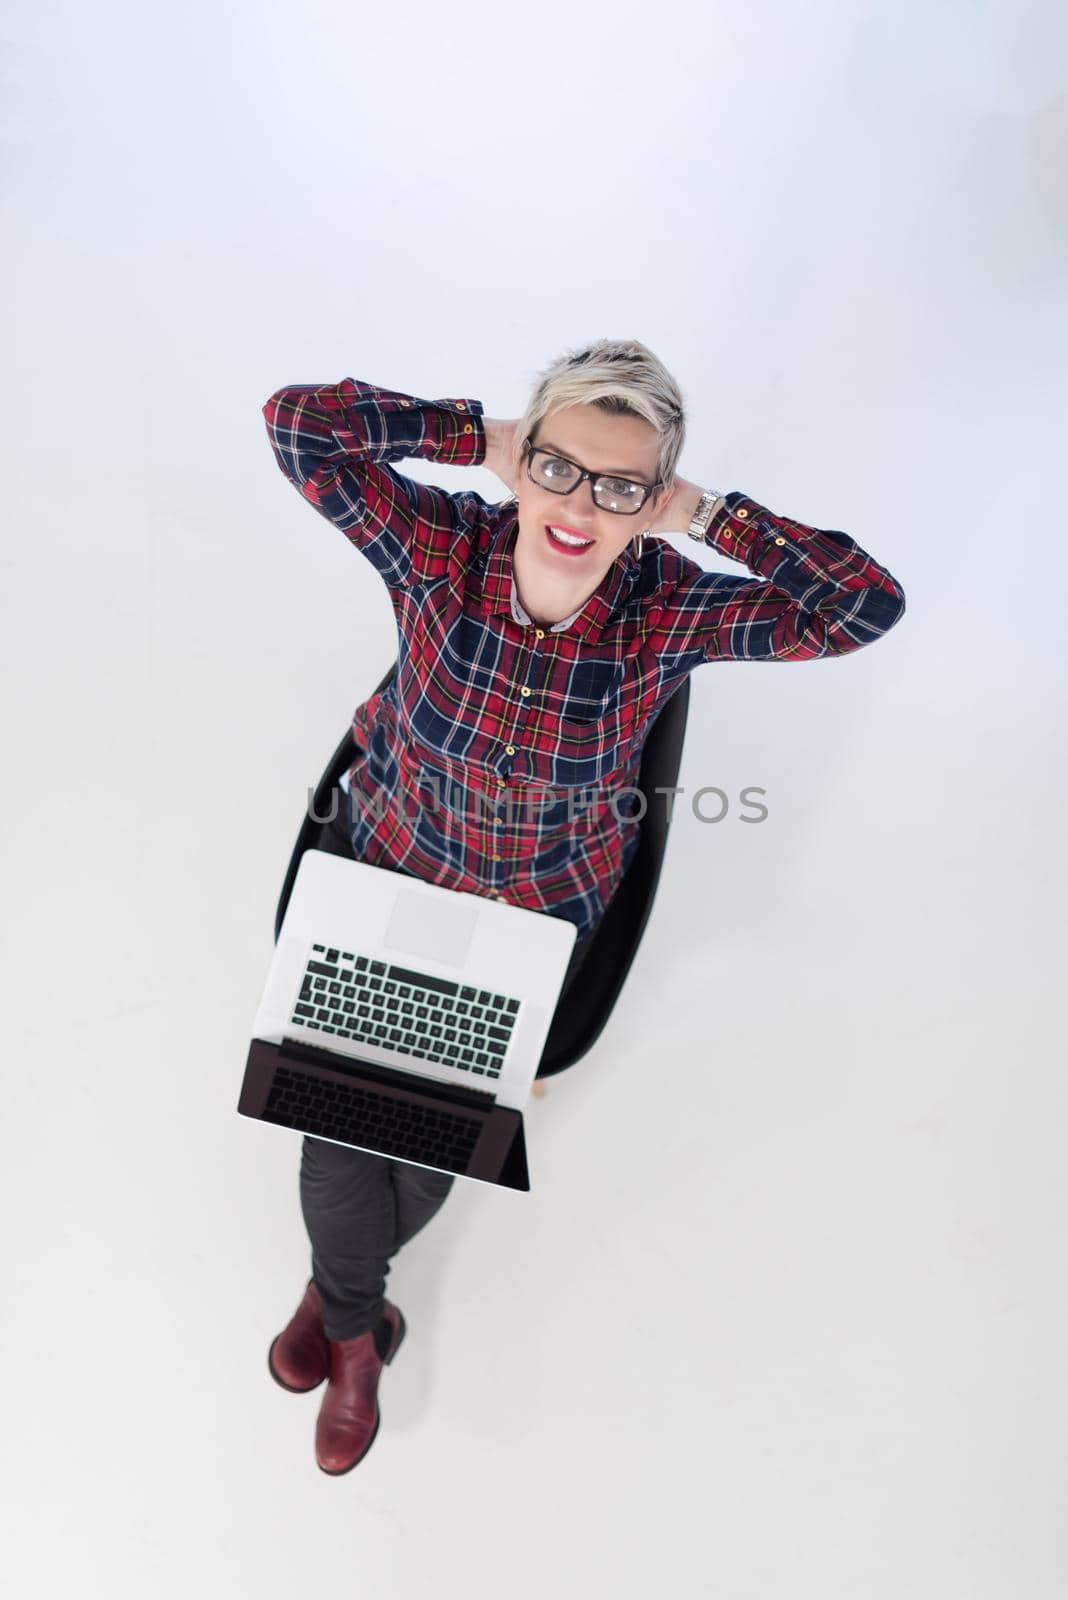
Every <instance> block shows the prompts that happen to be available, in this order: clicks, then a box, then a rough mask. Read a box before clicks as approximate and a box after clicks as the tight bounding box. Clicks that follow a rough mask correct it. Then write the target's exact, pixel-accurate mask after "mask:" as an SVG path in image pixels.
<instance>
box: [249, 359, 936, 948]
mask: <svg viewBox="0 0 1068 1600" xmlns="http://www.w3.org/2000/svg"><path fill="white" fill-rule="evenodd" d="M263 415H264V418H265V421H266V424H267V434H268V438H269V440H270V443H271V447H272V449H273V451H274V454H275V457H276V459H277V462H278V465H279V466H280V468H281V469H282V471H283V473H284V474H285V476H286V477H287V478H288V479H289V481H290V482H291V483H292V484H293V485H294V487H295V488H296V489H297V490H299V492H300V493H301V495H302V496H303V497H304V499H305V500H307V501H308V502H309V504H310V505H312V506H314V507H315V509H316V510H317V511H318V512H320V513H321V515H322V516H324V517H325V518H327V520H328V521H330V522H332V523H333V524H334V525H335V526H336V527H337V528H338V529H340V531H341V532H342V533H343V534H344V535H345V537H346V538H347V539H348V540H349V541H350V542H351V543H352V544H353V545H355V546H356V548H357V549H358V550H360V551H361V552H362V554H363V555H364V556H366V557H367V559H368V561H370V562H371V564H372V566H374V567H375V568H376V570H377V571H378V573H379V575H380V576H381V578H382V579H383V581H384V583H385V585H386V588H387V591H388V593H389V597H390V600H391V602H392V606H393V611H394V614H395V617H396V623H397V634H398V641H399V648H398V659H397V671H396V675H395V677H394V678H393V680H392V682H391V683H390V684H389V686H388V687H387V689H385V690H384V691H383V692H382V693H381V694H374V695H372V696H371V697H370V699H368V700H366V701H364V702H363V703H362V704H361V705H360V706H358V707H357V708H356V711H355V713H354V715H353V739H354V742H355V744H356V746H357V747H358V753H357V755H356V759H355V760H354V764H353V766H352V768H351V770H350V772H349V774H348V777H349V787H350V791H351V831H352V840H353V850H354V853H355V855H356V857H357V859H359V860H361V861H367V862H369V863H371V864H372V865H376V866H384V867H389V868H393V869H395V870H400V871H404V872H408V873H412V874H414V875H415V876H417V877H420V878H423V879H424V880H425V881H427V882H429V883H437V884H443V885H445V886H446V887H449V888H454V889H460V890H467V891H469V892H473V893H476V894H484V895H490V896H493V897H495V898H497V899H500V900H505V901H507V902H509V903H511V904H515V905H519V906H524V907H527V908H529V909H531V910H534V911H540V912H544V913H547V914H549V915H553V916H559V917H563V918H565V919H566V920H568V921H570V922H572V923H574V924H575V926H576V928H577V929H578V934H579V937H581V936H582V935H583V934H584V933H587V932H589V931H590V930H591V929H592V928H593V927H594V926H595V925H596V923H597V922H598V921H599V919H600V917H601V915H602V914H603V912H604V910H605V908H606V907H607V905H608V902H609V900H610V898H611V896H612V894H613V893H614V892H615V889H616V888H617V886H618V884H619V882H620V879H621V878H622V876H623V874H624V872H625V871H626V869H627V867H628V866H629V864H630V861H631V858H632V856H633V853H634V850H635V848H636V846H637V842H638V823H639V818H640V816H641V815H643V814H644V807H645V806H646V805H648V806H652V805H654V804H659V803H662V802H663V800H664V799H666V798H667V797H660V796H656V795H649V796H642V795H640V794H639V793H638V791H637V787H636V786H637V777H638V769H639V764H640V760H641V752H642V746H643V743H644V740H645V737H646V735H647V733H648V731H649V728H650V726H651V724H652V722H653V720H654V718H655V717H656V715H657V713H658V712H659V711H660V710H661V709H662V707H663V705H664V703H665V701H666V700H667V699H668V697H669V696H670V695H671V693H672V691H673V690H674V689H676V688H678V686H679V682H680V680H681V679H682V678H683V677H684V676H686V675H687V674H688V673H690V672H692V671H693V669H694V668H695V667H697V666H700V665H701V664H702V663H704V662H717V661H783V662H791V661H813V660H817V659H819V658H820V657H824V656H841V655H846V654H848V653H850V652H851V651H854V650H859V649H861V648H862V647H863V646H864V645H867V644H871V643H872V642H873V641H874V640H876V639H878V638H880V637H881V636H882V635H883V634H884V633H886V632H887V631H888V629H890V628H891V627H893V625H894V623H895V622H897V621H898V619H899V618H900V617H901V615H902V614H903V612H904V609H905V596H904V591H903V589H902V587H901V585H900V583H898V581H897V580H896V579H895V578H894V577H892V576H891V574H890V573H889V572H888V571H887V570H886V568H885V567H882V566H880V565H879V563H878V562H877V561H875V560H874V559H873V557H872V556H870V555H869V554H868V553H867V552H866V551H865V550H862V549H861V548H860V546H859V545H858V544H857V543H856V541H855V540H853V539H851V538H849V537H848V535H847V534H845V533H840V532H837V531H834V530H831V529H825V528H810V527H806V526H805V525H804V524H803V523H800V522H796V521H794V520H792V519H791V518H789V517H783V516H777V515H776V514H775V513H774V512H772V511H769V510H768V508H767V507H766V506H763V505H761V504H760V503H759V502H758V501H756V500H753V499H751V498H750V497H749V496H747V495H744V494H742V493H741V492H740V491H738V490H732V491H731V492H730V493H728V494H727V495H726V496H725V500H724V502H723V504H722V505H721V506H720V508H719V510H718V511H717V513H716V515H715V517H714V518H713V521H712V524H711V526H710V528H709V530H708V534H707V543H709V544H711V545H712V546H713V547H714V548H715V549H716V550H718V551H720V552H721V554H723V555H725V556H729V557H731V558H732V559H733V560H735V561H740V562H744V564H745V565H746V566H747V567H748V568H749V570H750V571H751V572H752V573H753V574H755V576H754V577H752V578H747V577H743V576H741V575H732V574H728V573H724V572H709V571H705V569H704V568H702V567H700V566H699V565H698V564H697V563H696V562H695V561H691V560H689V559H688V558H687V557H686V556H684V555H682V554H680V553H679V552H678V551H677V550H676V549H675V548H674V547H673V546H672V545H671V544H669V543H668V542H667V541H666V540H663V539H659V538H655V537H650V536H648V535H647V536H646V539H645V544H644V550H643V553H642V556H641V558H640V559H637V558H636V557H635V556H634V555H633V554H632V553H631V552H630V550H629V548H628V550H627V551H626V552H625V553H624V554H623V555H621V556H619V557H618V558H617V560H616V561H615V562H614V563H613V565H612V566H611V567H610V568H609V570H608V572H607V574H606V575H605V577H604V579H603V580H602V582H601V584H600V587H599V588H598V589H597V591H596V592H595V593H594V594H593V595H592V596H591V597H590V598H589V599H588V600H587V601H586V603H585V604H584V605H583V606H582V607H580V609H579V610H578V611H577V612H576V613H575V614H574V616H573V617H571V618H568V619H566V621H564V622H562V623H558V624H556V625H555V626H553V627H551V628H549V629H543V628H541V627H537V626H535V625H534V624H533V622H532V621H531V619H530V618H529V617H528V616H527V614H526V612H525V611H524V610H523V609H522V607H521V605H520V604H519V600H518V595H517V594H516V592H515V588H514V584H513V577H512V562H511V550H512V545H513V541H514V538H515V535H516V531H517V527H518V517H517V513H516V508H515V504H514V502H511V501H508V502H505V503H504V504H494V503H490V502H487V501H486V500H485V499H483V497H482V496H481V495H480V494H478V493H476V492H475V491H474V490H469V489H467V490H461V491H460V492H458V493H446V491H445V490H444V489H439V488H436V487H434V486H432V485H427V484H423V483H418V482H416V481H414V480H412V479H410V478H406V477H404V476H403V475H402V474H401V473H399V472H397V471H396V469H395V468H394V467H393V466H391V465H390V463H391V462H395V461H400V460H403V459H404V458H406V457H421V458H423V459H427V460H432V461H441V462H447V463H450V464H451V465H455V466H477V465H479V464H480V463H481V462H483V461H484V459H485V452H486V434H485V429H484V427H483V424H482V415H483V406H482V404H481V402H480V401H478V400H475V399H469V398H461V399H452V398H449V399H440V400H424V399H420V398H417V397H416V396H413V395H408V394H402V393H399V392H398V391H396V390H393V389H384V388H381V387H379V386H377V385H375V384H372V383H366V382H361V381H359V380H357V379H354V378H343V379H342V380H341V382H340V383H336V384H327V385H324V386H321V387H316V386H311V385H307V386H303V385H302V386H296V387H290V388H285V389H280V390H278V391H277V393H275V394H274V395H272V396H271V398H270V399H269V400H268V401H267V403H266V405H265V406H264V407H263ZM680 531H682V532H685V530H680ZM667 803H670V800H668V801H667Z"/></svg>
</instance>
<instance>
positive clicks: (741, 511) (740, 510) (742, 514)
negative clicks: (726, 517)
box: [734, 506, 749, 517]
mask: <svg viewBox="0 0 1068 1600" xmlns="http://www.w3.org/2000/svg"><path fill="white" fill-rule="evenodd" d="M734 514H735V516H736V517H747V516H748V515H749V513H748V511H747V510H746V509H745V507H744V506H739V507H738V509H737V511H736V512H735V513H734Z"/></svg>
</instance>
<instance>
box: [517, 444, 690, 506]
mask: <svg viewBox="0 0 1068 1600" xmlns="http://www.w3.org/2000/svg"><path fill="white" fill-rule="evenodd" d="M523 448H524V449H525V450H526V451H527V477H528V478H529V479H530V481H531V483H536V484H537V486H538V488H539V489H549V490H550V491H551V492H552V493H553V494H571V493H572V492H573V491H574V490H575V489H577V488H578V486H579V484H580V483H582V481H583V479H585V478H589V480H590V485H591V488H592V492H593V499H594V504H595V505H599V506H600V507H601V510H602V511H615V512H617V513H618V514H619V515H620V516H624V517H632V516H633V515H634V513H635V512H636V511H640V510H641V508H642V506H643V505H644V504H645V502H646V501H647V500H648V498H649V496H650V495H651V494H652V492H653V490H654V489H659V488H660V486H661V480H660V479H659V478H658V479H657V481H656V482H655V483H635V482H634V480H633V479H632V478H617V477H615V476H614V475H613V474H612V473H610V472H600V473H593V472H590V471H589V470H588V469H587V468H586V467H580V466H579V465H578V464H577V462H574V461H569V460H568V458H567V456H562V455H558V454H557V452H556V451H555V450H543V449H541V448H540V446H538V445H534V444H531V442H530V437H529V435H528V436H527V438H525V439H524V440H523Z"/></svg>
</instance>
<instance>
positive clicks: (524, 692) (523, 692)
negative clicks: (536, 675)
mask: <svg viewBox="0 0 1068 1600" xmlns="http://www.w3.org/2000/svg"><path fill="white" fill-rule="evenodd" d="M519 693H520V694H522V695H528V694H529V693H530V690H529V689H528V688H527V686H526V684H524V685H523V687H522V688H521V689H520V691H519Z"/></svg>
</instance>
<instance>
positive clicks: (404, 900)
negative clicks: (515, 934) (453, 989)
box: [385, 889, 479, 967]
mask: <svg viewBox="0 0 1068 1600" xmlns="http://www.w3.org/2000/svg"><path fill="white" fill-rule="evenodd" d="M478 916H479V907H478V906H465V905H464V904H463V902H462V901H461V900H460V899H457V900H456V901H455V902H453V901H452V900H451V899H439V898H438V897H437V895H428V894H420V893H418V891H415V892H406V891H405V890H403V889H402V890H401V892H400V894H399V895H398V896H397V902H396V904H395V905H394V907H393V911H392V913H391V915H390V919H389V925H388V927H387V928H386V935H385V942H386V944H388V945H395V946H396V948H397V949H398V950H402V951H403V952H404V954H405V955H406V956H429V957H430V958H431V960H433V961H442V962H445V963H446V964H447V965H449V966H453V967H462V966H463V964H464V962H465V961H466V960H467V956H468V952H469V950H470V948H471V940H472V938H473V937H474V932H475V924H476V923H477V922H478Z"/></svg>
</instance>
